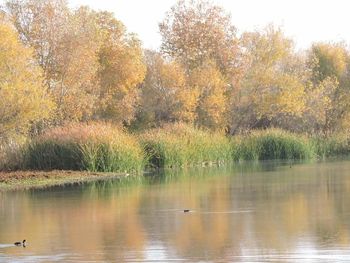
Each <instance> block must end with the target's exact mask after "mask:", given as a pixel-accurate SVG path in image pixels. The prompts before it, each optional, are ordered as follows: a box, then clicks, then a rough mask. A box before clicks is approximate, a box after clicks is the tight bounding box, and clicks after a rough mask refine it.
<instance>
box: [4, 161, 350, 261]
mask: <svg viewBox="0 0 350 263" xmlns="http://www.w3.org/2000/svg"><path fill="white" fill-rule="evenodd" d="M349 170H350V162H349V161H333V162H324V163H309V164H305V163H304V164H293V165H292V166H291V167H290V164H289V163H288V162H287V163H278V162H267V163H245V164H241V165H237V164H235V165H231V166H225V167H219V168H205V169H202V168H194V169H185V170H173V171H163V172H161V173H159V174H157V175H156V176H147V177H142V178H130V179H128V180H123V181H113V180H107V181H103V182H94V183H88V184H83V185H78V186H67V187H55V188H50V189H46V190H36V191H25V192H8V193H0V233H1V234H0V243H1V244H8V243H12V242H13V241H15V240H17V239H18V240H20V239H27V240H28V246H27V247H26V248H22V247H13V246H8V247H6V246H1V244H0V261H1V262H16V261H18V262H48V261H49V262H54V261H57V262H60V261H61V262H62V261H73V262H76V261H78V262H79V261H85V260H90V261H97V262H98V261H100V262H101V261H107V262H116V261H149V260H159V261H161V262H163V261H171V260H175V259H176V260H185V261H224V262H225V261H235V262H240V261H241V262H247V261H250V262H261V261H271V262H295V261H297V260H304V261H308V262H329V261H337V262H338V261H341V260H344V261H346V260H347V261H348V260H350V250H349V249H348V247H349V242H350V236H349V233H350V226H349V222H350V221H349V219H350V174H349V172H348V171H349ZM184 209H190V210H191V212H190V213H184V212H183V210H184Z"/></svg>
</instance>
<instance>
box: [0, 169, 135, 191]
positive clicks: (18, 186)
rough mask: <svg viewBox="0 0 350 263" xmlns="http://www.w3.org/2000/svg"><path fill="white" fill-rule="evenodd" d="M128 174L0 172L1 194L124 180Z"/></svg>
mask: <svg viewBox="0 0 350 263" xmlns="http://www.w3.org/2000/svg"><path fill="white" fill-rule="evenodd" d="M127 177H129V174H128V173H107V172H106V173H105V172H88V171H66V170H53V171H0V192H3V191H13V190H29V189H39V188H46V187H52V186H62V185H69V184H76V183H85V182H91V181H99V180H106V179H123V178H127Z"/></svg>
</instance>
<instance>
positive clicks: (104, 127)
mask: <svg viewBox="0 0 350 263" xmlns="http://www.w3.org/2000/svg"><path fill="white" fill-rule="evenodd" d="M24 151H25V153H24V156H25V168H27V169H37V170H53V169H62V170H88V171H94V172H97V171H99V172H135V173H137V172H140V171H141V170H142V168H143V166H144V158H143V152H142V148H141V147H140V145H139V144H138V142H137V141H136V139H135V138H134V137H132V136H131V135H129V134H127V133H125V132H124V131H123V130H122V129H121V128H118V127H115V126H112V125H109V124H101V123H97V124H74V125H66V126H63V127H58V128H54V129H52V130H49V131H47V132H46V133H45V134H44V135H42V136H40V137H38V138H36V139H34V140H33V141H32V142H31V143H29V144H28V145H27V147H26V148H25V149H24Z"/></svg>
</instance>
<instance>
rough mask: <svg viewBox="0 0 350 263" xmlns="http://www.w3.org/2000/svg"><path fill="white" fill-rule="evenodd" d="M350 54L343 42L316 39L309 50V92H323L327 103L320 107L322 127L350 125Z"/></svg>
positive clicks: (346, 126)
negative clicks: (321, 41)
mask: <svg viewBox="0 0 350 263" xmlns="http://www.w3.org/2000/svg"><path fill="white" fill-rule="evenodd" d="M349 59H350V55H349V52H348V50H347V48H346V46H345V45H344V44H342V43H335V44H332V43H316V44H314V45H313V46H312V48H311V49H310V51H309V65H310V68H311V71H312V78H311V83H312V85H311V87H310V92H319V93H323V94H324V95H323V96H322V99H323V100H325V103H326V104H325V105H326V107H321V108H320V107H317V106H316V105H311V107H312V106H313V107H315V108H319V109H318V110H316V109H315V111H318V113H319V114H320V113H322V115H321V116H319V117H322V118H318V126H319V128H320V129H321V130H322V131H323V132H325V133H329V132H333V131H335V130H336V129H338V128H341V127H343V128H349V127H350V98H349V96H348V94H349V91H350V90H349V88H350V75H349V62H350V60H349Z"/></svg>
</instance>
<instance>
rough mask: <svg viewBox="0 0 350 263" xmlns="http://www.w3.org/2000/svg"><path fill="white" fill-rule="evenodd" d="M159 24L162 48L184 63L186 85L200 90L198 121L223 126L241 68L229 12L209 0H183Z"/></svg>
mask: <svg viewBox="0 0 350 263" xmlns="http://www.w3.org/2000/svg"><path fill="white" fill-rule="evenodd" d="M159 28H160V33H161V36H162V45H161V52H162V53H163V54H164V55H166V56H167V57H170V58H171V59H173V60H176V61H177V62H178V63H180V64H181V65H182V66H183V67H184V69H185V72H186V77H187V85H188V86H189V87H190V88H192V89H193V90H194V91H196V92H198V101H197V106H196V118H195V120H196V123H197V124H198V125H199V126H205V127H210V128H214V129H222V128H224V126H225V121H224V119H225V116H226V115H225V113H226V109H228V105H227V103H228V96H230V95H229V94H230V93H231V92H232V90H233V88H234V86H235V85H236V84H237V83H238V80H239V78H240V74H241V71H242V66H241V60H240V58H241V56H240V49H239V45H238V38H237V37H236V28H235V27H234V26H233V25H232V24H231V17H230V15H229V14H227V13H226V12H225V11H224V10H223V9H222V8H221V7H219V6H216V5H213V4H211V3H210V2H208V1H202V0H193V1H186V0H181V1H178V2H177V4H176V5H175V6H173V7H172V8H171V10H170V11H169V12H168V13H167V14H166V17H165V19H164V20H163V22H162V23H160V25H159Z"/></svg>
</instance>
